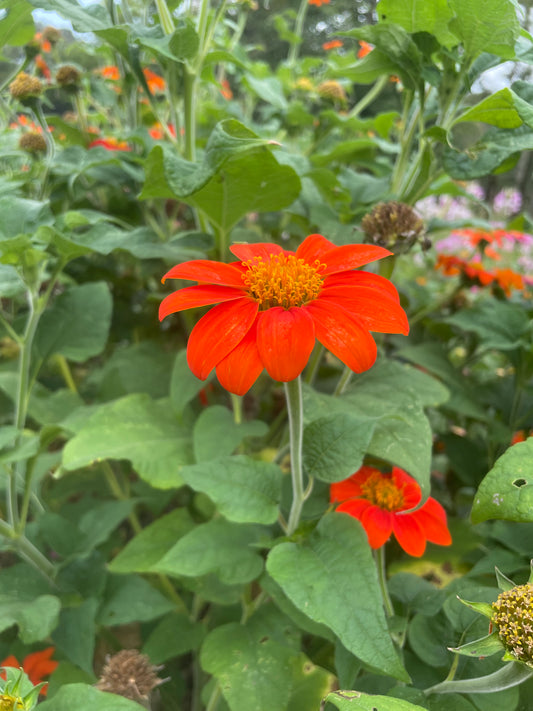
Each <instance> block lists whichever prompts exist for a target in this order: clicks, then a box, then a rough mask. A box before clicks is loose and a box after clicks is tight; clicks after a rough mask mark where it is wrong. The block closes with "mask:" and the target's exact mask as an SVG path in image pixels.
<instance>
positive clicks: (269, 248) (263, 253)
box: [229, 242, 292, 262]
mask: <svg viewBox="0 0 533 711" xmlns="http://www.w3.org/2000/svg"><path fill="white" fill-rule="evenodd" d="M229 249H230V252H231V253H232V254H234V255H235V256H236V257H237V258H238V259H240V260H241V261H242V262H247V261H248V260H249V259H253V258H254V257H262V258H263V261H267V260H268V259H269V258H270V256H271V255H272V254H282V253H283V252H285V250H284V249H283V248H282V247H280V246H279V244H274V243H273V242H255V243H254V244H232V245H231V247H230V248H229ZM288 254H292V253H291V252H289V253H288Z"/></svg>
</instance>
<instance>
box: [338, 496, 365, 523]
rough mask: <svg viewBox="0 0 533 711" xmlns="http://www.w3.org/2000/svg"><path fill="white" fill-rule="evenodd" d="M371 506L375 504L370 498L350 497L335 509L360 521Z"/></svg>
mask: <svg viewBox="0 0 533 711" xmlns="http://www.w3.org/2000/svg"><path fill="white" fill-rule="evenodd" d="M371 506H374V504H372V503H371V502H370V501H368V499H348V500H347V501H343V502H342V504H340V505H339V506H337V508H336V509H335V510H336V511H339V512H340V513H347V514H350V516H353V517H354V518H356V519H357V520H358V521H360V520H361V516H362V515H363V514H364V512H365V511H366V510H367V509H369V508H370V507H371Z"/></svg>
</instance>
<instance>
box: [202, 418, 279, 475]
mask: <svg viewBox="0 0 533 711" xmlns="http://www.w3.org/2000/svg"><path fill="white" fill-rule="evenodd" d="M267 431H268V427H267V426H266V424H265V423H264V422H261V421H260V420H250V421H245V422H241V423H239V424H237V423H236V422H235V419H234V417H233V414H232V412H231V410H228V408H227V407H223V406H222V405H213V406H211V407H208V408H207V409H205V410H204V411H203V412H202V413H201V414H200V416H199V417H198V419H197V420H196V423H195V425H194V429H193V447H194V457H195V459H196V461H197V462H207V461H209V460H210V459H215V458H219V457H223V456H224V455H226V454H231V453H232V452H233V451H234V450H235V449H236V448H237V447H238V446H239V444H240V443H241V442H242V440H243V439H244V438H245V437H262V436H263V435H265V434H266V433H267Z"/></svg>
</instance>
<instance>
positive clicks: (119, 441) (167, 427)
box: [63, 394, 192, 489]
mask: <svg viewBox="0 0 533 711" xmlns="http://www.w3.org/2000/svg"><path fill="white" fill-rule="evenodd" d="M101 459H127V460H129V461H130V462H131V463H132V465H133V466H134V468H135V470H136V471H137V472H138V474H139V476H141V477H142V478H143V479H145V480H146V481H147V482H148V483H149V484H151V485H152V486H155V487H159V488H161V489H171V488H174V487H178V486H180V485H181V484H182V482H181V479H180V476H179V470H180V469H181V467H182V466H183V465H185V464H191V463H192V445H191V441H190V433H189V430H188V429H186V428H185V427H184V426H183V425H180V424H179V423H178V422H177V421H176V419H175V416H174V414H173V413H172V411H171V409H170V407H169V406H168V405H167V404H166V403H165V402H162V403H161V402H155V401H153V400H152V399H151V398H150V397H148V395H142V394H140V395H128V396H127V397H124V398H121V399H119V400H116V401H114V402H111V403H106V404H105V405H102V406H101V407H99V408H98V409H97V410H96V411H95V412H94V413H93V414H92V415H91V416H90V417H89V418H88V419H87V421H86V422H85V423H84V425H83V426H82V427H81V429H79V431H78V432H77V434H76V435H75V436H74V437H73V438H72V439H71V440H70V441H69V442H68V443H67V445H66V446H65V449H64V450H63V467H64V468H65V469H67V470H73V469H80V468H81V467H87V466H90V465H91V464H94V463H95V462H98V461H99V460H101Z"/></svg>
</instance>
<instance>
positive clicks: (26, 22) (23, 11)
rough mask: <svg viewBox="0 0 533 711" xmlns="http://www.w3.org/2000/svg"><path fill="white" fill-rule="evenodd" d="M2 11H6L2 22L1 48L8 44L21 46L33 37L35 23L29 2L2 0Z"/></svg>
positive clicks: (0, 7) (0, 25)
mask: <svg viewBox="0 0 533 711" xmlns="http://www.w3.org/2000/svg"><path fill="white" fill-rule="evenodd" d="M0 11H1V12H3V13H5V14H4V15H3V17H2V21H1V22H0V48H2V49H3V48H4V47H5V46H6V45H11V46H12V47H20V45H23V44H26V43H27V42H29V41H30V40H31V39H32V37H33V35H34V33H35V25H34V24H33V18H32V15H31V13H32V12H33V7H32V6H31V5H30V3H29V2H26V0H17V2H13V1H12V0H2V2H0ZM0 51H1V50H0Z"/></svg>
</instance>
